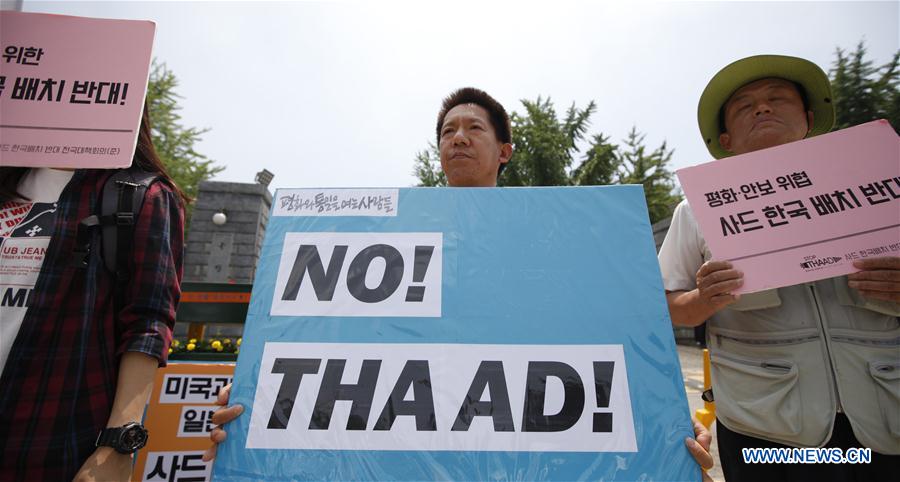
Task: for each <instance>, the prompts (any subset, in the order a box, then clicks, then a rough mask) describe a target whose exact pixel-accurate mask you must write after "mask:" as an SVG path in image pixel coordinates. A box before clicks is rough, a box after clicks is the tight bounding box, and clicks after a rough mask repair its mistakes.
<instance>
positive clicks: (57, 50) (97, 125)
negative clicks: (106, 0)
mask: <svg viewBox="0 0 900 482" xmlns="http://www.w3.org/2000/svg"><path fill="white" fill-rule="evenodd" d="M155 29H156V25H155V24H154V23H153V22H147V21H134V20H104V19H95V18H83V17H69V16H64V15H47V14H38V13H23V12H9V11H4V12H0V54H2V57H0V112H2V114H0V165H3V166H29V167H69V168H72V167H90V168H113V167H127V166H129V165H131V158H132V155H133V153H134V147H135V143H136V142H137V130H138V126H139V125H140V119H141V110H142V108H143V104H144V94H145V92H146V90H147V77H148V75H149V68H150V54H151V50H152V48H153V33H154V31H155Z"/></svg>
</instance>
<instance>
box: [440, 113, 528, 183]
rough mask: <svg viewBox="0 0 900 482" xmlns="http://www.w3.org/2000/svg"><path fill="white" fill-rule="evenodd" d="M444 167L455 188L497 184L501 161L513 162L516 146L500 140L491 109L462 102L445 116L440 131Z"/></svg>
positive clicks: (448, 180)
mask: <svg viewBox="0 0 900 482" xmlns="http://www.w3.org/2000/svg"><path fill="white" fill-rule="evenodd" d="M439 148H440V152H441V168H442V169H443V170H444V174H445V175H446V176H447V183H448V184H450V185H451V186H453V187H494V186H496V185H497V170H498V169H499V167H500V164H503V163H506V162H508V161H509V158H510V156H511V155H512V145H511V144H504V143H502V142H500V141H499V140H498V139H497V133H496V131H495V130H494V127H493V125H492V124H491V120H490V115H489V114H488V112H487V110H485V109H484V108H483V107H481V106H480V105H477V104H460V105H457V106H456V107H454V108H452V109H450V110H449V111H448V112H447V115H446V116H444V122H443V124H442V126H441V131H440V144H439Z"/></svg>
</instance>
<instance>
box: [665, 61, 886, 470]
mask: <svg viewBox="0 0 900 482" xmlns="http://www.w3.org/2000/svg"><path fill="white" fill-rule="evenodd" d="M697 117H698V121H699V124H700V133H701V135H702V136H703V141H704V142H705V144H706V147H707V149H709V152H710V154H712V155H713V157H715V158H716V159H721V158H723V157H727V156H731V155H740V154H745V153H748V152H753V151H758V150H761V149H766V148H769V147H774V146H778V145H781V144H786V143H788V142H794V141H798V140H801V139H804V138H807V137H812V136H816V135H819V134H824V133H827V132H828V131H830V130H831V128H832V127H833V125H834V105H833V103H832V95H831V85H830V83H829V81H828V77H827V76H826V75H825V72H823V71H822V69H820V68H819V67H818V66H817V65H816V64H814V63H812V62H810V61H808V60H805V59H801V58H797V57H787V56H781V55H758V56H753V57H747V58H745V59H741V60H738V61H736V62H734V63H732V64H730V65H728V66H726V67H725V68H723V69H722V70H720V71H719V72H718V73H717V74H716V75H715V76H714V77H713V78H712V80H711V81H710V82H709V84H708V85H707V86H706V89H704V91H703V94H702V95H701V96H700V104H699V106H698V112H697ZM659 261H660V267H661V270H662V275H663V281H664V286H665V289H666V297H667V300H668V303H669V311H670V313H671V317H672V322H673V323H674V324H676V325H683V326H697V325H700V324H702V323H704V322H708V325H707V342H708V345H709V348H710V355H711V361H712V364H711V372H712V387H713V388H712V392H713V393H712V395H713V396H714V397H715V400H716V402H717V403H716V415H717V422H718V423H717V424H716V426H717V437H718V443H719V456H720V458H721V461H722V468H723V471H724V474H725V478H726V479H727V480H729V481H743V480H753V481H758V480H765V481H766V482H774V481H777V480H817V481H818V480H836V481H837V480H840V481H843V480H889V479H892V478H893V477H895V476H896V474H897V473H900V385H898V382H900V377H898V374H900V322H898V318H897V317H898V315H900V303H898V302H900V258H897V257H885V258H877V259H872V258H869V259H866V260H862V261H857V262H855V263H854V266H855V267H856V268H858V269H860V270H861V271H859V272H857V273H853V274H851V275H849V276H842V277H838V278H832V279H826V280H821V281H817V282H814V283H805V284H801V285H795V286H788V287H785V288H779V289H773V290H767V291H762V292H758V293H751V294H744V295H736V294H732V291H733V290H735V289H737V288H738V287H740V286H741V285H742V283H743V274H742V273H741V272H740V271H738V270H736V269H734V267H733V266H732V265H731V263H729V262H727V261H717V260H714V259H712V254H711V253H710V250H709V247H708V246H707V245H706V241H705V240H704V239H703V237H702V235H701V234H700V231H699V228H698V226H697V222H696V220H695V219H694V216H693V214H692V212H691V209H690V206H689V205H688V204H687V202H685V201H683V202H682V203H681V204H679V205H678V207H677V208H676V209H675V213H674V215H673V218H672V222H671V226H670V228H669V232H668V233H667V235H666V239H665V241H664V242H663V245H662V247H661V249H660V253H659ZM793 447H800V448H804V447H805V448H814V447H825V448H835V449H841V452H837V451H834V450H832V451H821V452H816V453H817V454H823V455H824V454H829V456H831V457H835V460H834V461H832V463H812V464H810V463H796V462H794V463H786V462H782V463H748V462H749V460H748V458H745V454H747V455H748V456H749V454H748V453H747V452H745V451H743V450H742V449H747V448H780V449H785V451H784V452H782V454H784V455H788V454H792V453H794V452H791V451H790V450H789V449H790V448H793ZM863 447H864V448H871V450H872V453H871V457H872V459H871V462H870V463H859V464H854V463H841V461H840V455H843V457H847V458H848V459H849V458H851V457H852V456H854V455H855V451H852V450H848V449H855V448H863ZM851 452H853V454H851ZM800 453H801V452H800V451H796V454H798V455H799V454H800ZM804 453H805V452H804ZM835 454H838V455H837V456H835ZM759 455H761V454H759ZM794 457H795V460H796V457H797V455H794ZM823 461H824V460H823ZM834 462H838V463H834ZM892 474H893V475H892Z"/></svg>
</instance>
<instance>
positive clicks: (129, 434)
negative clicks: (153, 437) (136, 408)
mask: <svg viewBox="0 0 900 482" xmlns="http://www.w3.org/2000/svg"><path fill="white" fill-rule="evenodd" d="M119 441H120V443H121V446H122V448H124V449H126V450H128V451H129V452H132V451H135V450H137V449H139V448H141V447H143V446H144V445H145V444H146V443H147V431H146V430H144V427H141V426H140V425H137V424H135V425H132V426H131V427H128V428H126V429H125V430H123V431H122V435H121V438H120V439H119Z"/></svg>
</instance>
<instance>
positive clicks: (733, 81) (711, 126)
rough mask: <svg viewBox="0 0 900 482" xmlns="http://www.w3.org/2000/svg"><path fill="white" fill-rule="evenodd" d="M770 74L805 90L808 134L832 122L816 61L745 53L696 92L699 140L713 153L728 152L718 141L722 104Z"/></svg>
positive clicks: (825, 81) (828, 90) (824, 80)
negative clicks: (809, 115)
mask: <svg viewBox="0 0 900 482" xmlns="http://www.w3.org/2000/svg"><path fill="white" fill-rule="evenodd" d="M770 77H777V78H780V79H785V80H790V81H792V82H796V83H797V84H799V85H800V86H802V87H803V89H804V90H805V91H806V92H805V94H806V100H807V102H808V107H809V110H811V111H812V112H813V126H812V129H811V130H810V132H809V135H808V137H812V136H817V135H819V134H824V133H826V132H828V131H830V130H831V128H832V127H833V126H834V104H833V103H832V102H831V83H830V82H829V81H828V76H827V75H825V72H823V71H822V69H820V68H819V66H818V65H816V64H814V63H812V62H810V61H808V60H805V59H801V58H798V57H787V56H784V55H756V56H753V57H747V58H744V59H741V60H738V61H736V62H732V63H731V64H729V65H728V66H726V67H725V68H724V69H722V70H720V71H719V73H717V74H716V75H715V76H714V77H713V78H712V80H710V81H709V84H707V86H706V88H705V89H703V94H701V95H700V104H699V105H698V106H697V121H698V122H699V123H700V134H701V135H702V136H703V142H704V143H705V144H706V148H707V149H709V153H710V154H712V155H713V157H715V158H716V159H721V158H723V157H728V156H730V155H731V153H730V152H728V151H726V150H725V149H723V148H722V146H720V145H719V134H720V131H719V114H720V112H721V110H722V106H723V105H725V102H727V101H728V99H729V98H730V97H731V95H732V94H734V92H735V91H737V90H738V89H740V88H741V87H743V86H745V85H747V84H749V83H750V82H754V81H757V80H760V79H766V78H770Z"/></svg>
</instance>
